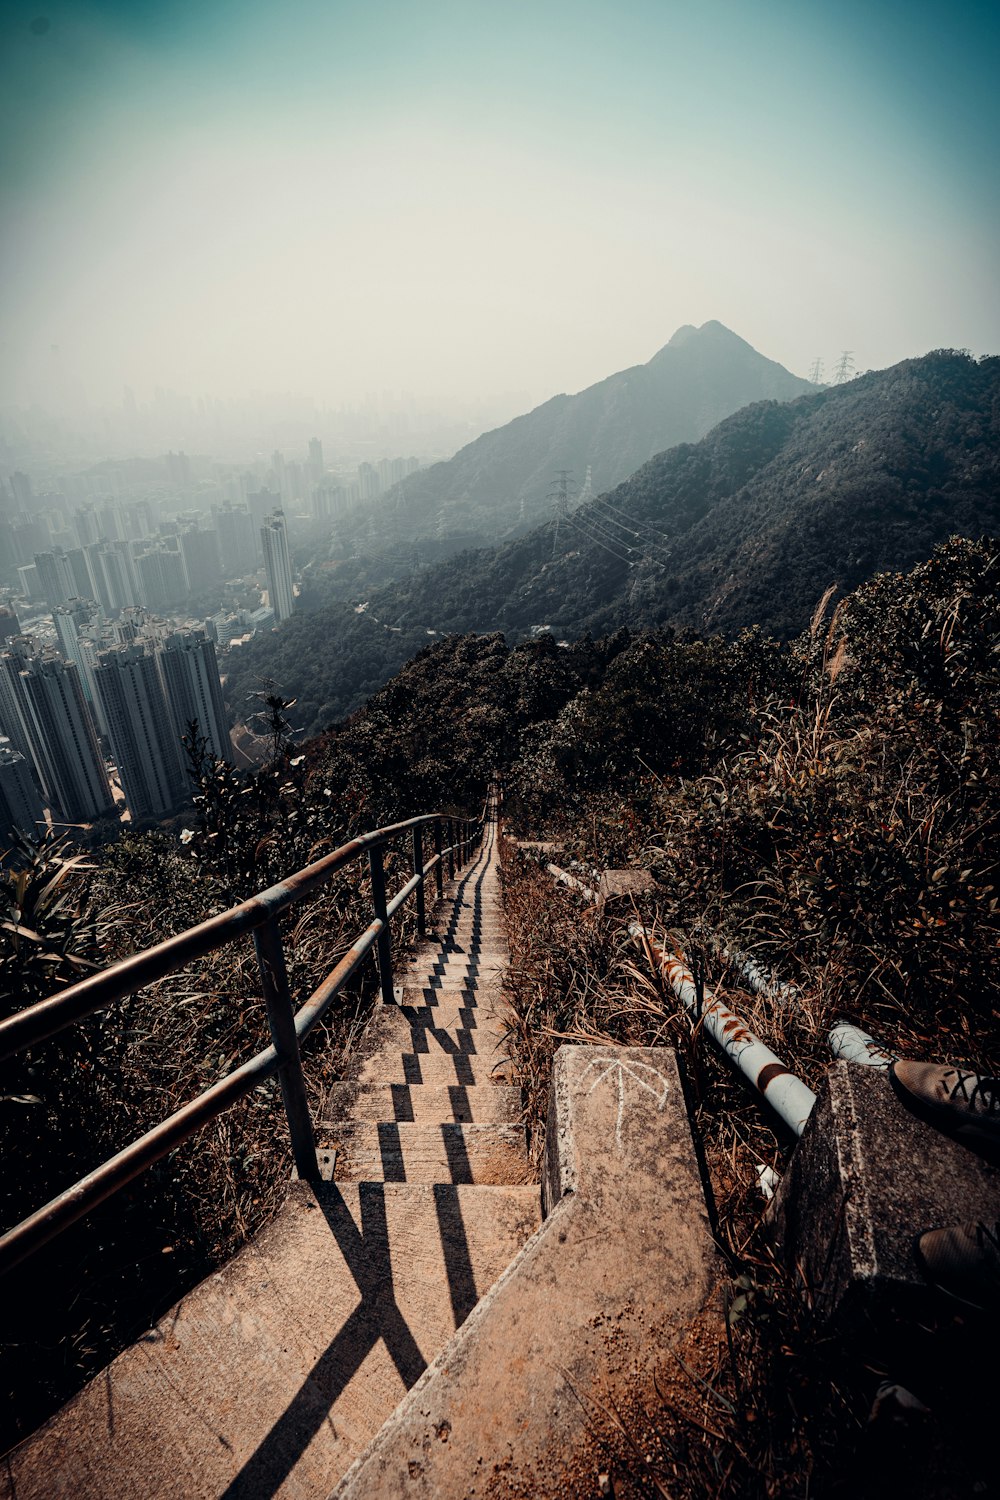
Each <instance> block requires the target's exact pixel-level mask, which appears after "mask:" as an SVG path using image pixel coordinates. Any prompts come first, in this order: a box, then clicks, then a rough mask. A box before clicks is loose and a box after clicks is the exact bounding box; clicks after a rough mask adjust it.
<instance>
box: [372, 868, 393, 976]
mask: <svg viewBox="0 0 1000 1500" xmlns="http://www.w3.org/2000/svg"><path fill="white" fill-rule="evenodd" d="M368 868H369V870H370V871H371V877H372V906H373V908H374V910H375V915H376V917H377V918H378V919H379V921H380V922H381V923H382V931H381V932H380V933H379V935H378V937H377V939H376V942H375V946H376V949H377V951H378V979H379V986H380V988H381V990H382V1004H383V1005H392V1004H393V1002H394V999H395V997H394V995H393V993H392V950H391V947H390V943H389V913H388V912H387V911H386V909H385V866H384V865H383V863H382V849H381V846H378V847H376V848H374V849H369V851H368Z"/></svg>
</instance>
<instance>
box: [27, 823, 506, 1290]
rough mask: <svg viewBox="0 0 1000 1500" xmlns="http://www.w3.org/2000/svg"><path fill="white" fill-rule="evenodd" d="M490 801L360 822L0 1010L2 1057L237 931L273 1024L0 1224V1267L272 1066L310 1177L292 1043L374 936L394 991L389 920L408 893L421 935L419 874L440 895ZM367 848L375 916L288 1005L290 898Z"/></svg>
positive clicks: (306, 1115) (384, 979)
mask: <svg viewBox="0 0 1000 1500" xmlns="http://www.w3.org/2000/svg"><path fill="white" fill-rule="evenodd" d="M492 806H493V794H491V796H490V798H488V799H487V802H486V806H485V807H484V809H483V812H482V814H481V816H480V817H479V818H476V819H463V818H451V817H448V816H447V815H446V814H444V813H425V814H423V815H421V816H420V817H416V818H408V819H406V820H405V821H404V822H401V823H394V824H391V825H390V826H388V827H386V828H377V829H375V830H374V831H373V832H371V833H363V834H359V836H358V837H357V838H354V839H351V840H350V842H349V843H347V844H343V845H341V847H340V848H339V849H335V850H334V851H333V852H332V853H331V854H328V855H326V856H325V857H324V858H323V859H320V860H317V861H316V862H315V863H314V864H311V865H307V866H306V867H305V868H304V869H302V870H298V871H296V873H295V874H294V875H290V876H288V878H287V879H286V880H282V881H279V882H278V884H277V885H273V886H271V887H270V888H269V889H268V890H266V891H261V892H260V893H259V894H258V895H256V896H252V897H250V899H249V900H247V901H243V902H241V903H240V904H239V905H238V906H234V907H231V908H230V910H229V911H226V912H221V913H220V914H219V915H218V916H214V917H209V918H208V919H207V920H206V921H204V922H199V923H198V924H197V925H196V926H194V927H190V928H188V929H187V931H186V932H182V933H178V934H177V936H176V937H172V938H168V939H167V941H166V942H163V943H158V944H157V945H156V946H155V947H153V948H147V949H144V950H143V951H142V952H141V953H136V954H133V955H132V957H131V958H126V959H122V960H121V961H120V962H119V963H116V964H113V965H111V966H110V967H109V968H107V969H103V970H102V971H101V972H100V973H98V974H92V975H90V976H89V977H88V978H87V979H84V980H81V982H80V983H79V984H74V985H71V986H70V987H69V988H68V989H65V990H61V991H60V992H59V993H58V994H56V995H53V996H51V997H50V998H49V999H47V1000H40V1001H38V1003H37V1004H35V1005H31V1006H28V1007H27V1008H26V1009H25V1010H22V1011H19V1012H18V1013H17V1014H16V1015H13V1016H10V1017H8V1018H7V1019H6V1020H4V1021H2V1022H0V1061H3V1060H4V1059H5V1058H7V1057H12V1056H14V1055H15V1054H16V1053H19V1052H23V1051H25V1050H26V1049H27V1048H29V1047H37V1046H38V1045H39V1044H40V1043H42V1042H44V1041H46V1040H47V1039H48V1038H49V1037H52V1036H56V1035H57V1034H58V1033H59V1032H61V1031H63V1030H65V1028H66V1027H68V1026H72V1025H74V1024H75V1023H76V1022H77V1021H81V1020H83V1019H85V1018H86V1017H87V1016H90V1015H93V1014H94V1013H95V1012H96V1011H98V1010H103V1009H104V1008H105V1007H106V1006H108V1005H111V1004H113V1003H114V1002H115V1001H116V1000H121V999H124V998H125V996H127V995H132V994H135V992H136V991H137V990H141V989H143V988H145V986H146V985H149V984H152V983H154V982H155V981H156V980H159V979H162V978H164V977H165V976H166V975H167V974H172V973H173V972H175V970H177V969H180V968H183V966H184V965H185V964H188V963H191V962H192V961H194V960H195V959H199V958H203V957H204V956H205V955H206V954H208V953H212V952H214V951H215V950H216V949H218V948H222V947H224V946H225V945H226V944H228V943H231V942H234V941H235V940H236V939H238V938H240V937H244V936H247V935H252V937H253V942H254V948H255V950H256V953H257V962H258V967H259V970H260V976H261V985H262V988H263V993H264V1002H265V1005H266V1007H267V1018H268V1024H269V1027H270V1031H271V1045H270V1047H266V1048H265V1049H264V1051H263V1052H258V1053H257V1055H256V1057H252V1058H250V1059H249V1060H248V1061H247V1062H245V1063H243V1064H242V1065H241V1066H240V1067H238V1068H235V1069H233V1071H232V1072H230V1073H227V1074H226V1076H225V1077H224V1078H220V1079H219V1080H218V1082H217V1083H214V1084H213V1085H212V1087H211V1088H208V1089H206V1090H205V1091H204V1093H202V1094H199V1095H198V1097H197V1098H196V1099H193V1100H192V1101H191V1102H190V1103H188V1104H185V1105H184V1106H183V1107H182V1108H181V1109H179V1110H177V1111H176V1112H175V1113H174V1114H172V1115H169V1116H168V1117H167V1118H166V1119H165V1120H163V1121H161V1122H160V1124H159V1125H156V1126H154V1127H153V1129H152V1130H149V1131H147V1132H146V1134H145V1135H142V1136H140V1137H139V1139H138V1140H136V1141H133V1142H132V1143H131V1145H129V1146H126V1147H125V1148H124V1150H122V1151H119V1152H118V1153H117V1154H116V1155H115V1156H112V1157H110V1158H109V1159H108V1160H107V1161H104V1162H102V1163H101V1165H100V1166H98V1167H96V1168H95V1169H94V1171H92V1172H89V1173H88V1174H87V1176H86V1177H82V1178H81V1179H80V1181H79V1182H76V1183H74V1184H73V1185H72V1187H69V1188H66V1189H65V1191H64V1192H62V1193H60V1194H59V1195H58V1196H57V1197H55V1198H53V1199H51V1201H50V1202H48V1203H46V1204H45V1205H44V1206H43V1207H41V1208H39V1209H37V1210H36V1211H35V1212H34V1213H33V1214H30V1215H29V1216H28V1218H26V1219H22V1220H21V1222H20V1223H19V1224H16V1225H14V1227H13V1228H12V1229H9V1230H8V1231H7V1232H6V1234H4V1235H3V1236H0V1275H3V1274H4V1273H5V1272H6V1271H9V1270H11V1269H12V1268H13V1267H14V1266H16V1265H17V1264H19V1262H21V1261H22V1260H24V1259H25V1257H26V1256H28V1255H30V1254H32V1253H33V1252H34V1251H35V1250H37V1249H38V1248H39V1247H40V1246H41V1245H44V1244H45V1243H46V1242H47V1241H49V1240H51V1239H54V1238H55V1236H56V1235H58V1234H60V1233H61V1232H62V1231H63V1230H64V1229H67V1228H68V1227H69V1226H70V1225H71V1224H73V1223H75V1222H76V1221H77V1220H78V1219H81V1218H83V1217H84V1215H85V1214H87V1213H89V1212H90V1210H91V1209H93V1208H96V1207H97V1205H98V1204H99V1203H103V1202H104V1201H105V1199H107V1198H110V1197H111V1196H112V1195H113V1194H115V1193H117V1192H118V1191H119V1190H120V1189H122V1188H124V1187H125V1186H126V1185H127V1184H128V1183H129V1182H131V1181H132V1179H133V1178H134V1177H137V1176H138V1175H139V1174H140V1173H141V1172H143V1171H145V1170H146V1168H147V1167H151V1166H152V1165H153V1163H154V1162H156V1161H159V1159H160V1158H161V1157H163V1156H165V1155H166V1154H167V1153H168V1152H169V1151H172V1150H174V1149H175V1148H176V1147H177V1146H179V1145H180V1144H181V1142H182V1141H185V1140H187V1138H188V1137H189V1136H191V1135H193V1134H194V1133H195V1132H196V1131H198V1130H200V1129H202V1127H203V1126H205V1125H207V1124H208V1123H209V1122H210V1121H211V1120H214V1119H215V1118H216V1117H217V1116H218V1115H220V1114H222V1113H223V1112H224V1111H225V1110H227V1109H229V1108H230V1107H231V1106H232V1105H234V1104H235V1103H236V1102H237V1101H238V1100H239V1099H242V1098H243V1096H244V1095H245V1094H248V1093H249V1092H250V1090H251V1089H254V1088H257V1087H258V1086H259V1085H260V1084H261V1083H263V1082H264V1081H265V1080H266V1079H268V1078H271V1077H273V1075H274V1074H275V1073H277V1074H278V1078H279V1081H280V1084H281V1095H282V1102H283V1104H284V1107H285V1113H286V1116H287V1118H288V1128H289V1133H290V1136H291V1146H292V1155H293V1157H294V1160H295V1166H296V1170H297V1172H298V1174H299V1176H300V1177H301V1178H303V1179H305V1180H307V1181H313V1182H315V1181H318V1180H319V1177H320V1169H319V1163H318V1161H317V1157H316V1144H315V1137H314V1133H313V1125H312V1119H311V1116H310V1112H309V1103H308V1100H307V1097H306V1087H305V1080H304V1078H303V1074H302V1057H301V1050H300V1049H301V1045H302V1043H303V1042H304V1041H305V1039H306V1037H307V1036H308V1035H309V1033H310V1032H311V1031H312V1030H313V1028H314V1027H315V1026H316V1025H317V1023H318V1022H319V1021H321V1020H322V1018H323V1016H324V1015H325V1014H326V1012H327V1011H328V1009H329V1008H330V1006H331V1005H332V1003H333V1001H334V1000H335V999H336V997H337V995H338V994H339V993H340V991H341V990H342V989H343V987H344V985H345V984H346V983H347V982H348V980H349V979H350V978H351V976H352V975H353V974H354V973H355V972H356V970H357V969H358V968H359V967H360V965H361V964H362V963H363V962H364V960H365V958H366V957H367V955H368V954H369V953H370V952H371V950H372V949H373V948H374V949H375V951H376V954H377V958H378V971H379V986H380V989H381V994H382V1000H383V1003H384V1004H386V1005H391V1004H393V1003H394V996H393V987H392V946H391V940H390V923H391V920H392V918H393V916H394V915H395V914H396V912H397V911H399V909H400V907H401V906H402V905H403V904H404V902H406V901H407V900H408V899H409V898H410V896H414V897H415V904H416V918H417V934H418V936H419V937H425V936H426V935H427V926H426V903H425V890H424V887H425V883H426V881H427V878H428V877H429V876H430V875H433V876H434V880H435V885H436V890H437V894H438V896H440V895H441V894H442V891H443V888H444V877H445V871H447V874H448V878H449V879H454V877H455V872H456V870H458V869H461V868H462V866H463V865H465V864H467V863H468V861H469V860H470V859H471V858H472V856H473V854H474V853H475V851H476V849H477V848H478V846H479V844H480V842H481V840H482V836H483V830H484V829H485V827H486V825H487V822H488V820H489V817H490V814H491V808H492ZM425 833H430V835H431V837H432V839H433V844H434V853H433V855H432V856H431V857H430V858H429V859H427V860H426V861H425V859H424V835H425ZM407 834H409V836H410V844H411V853H412V868H413V874H412V875H411V877H410V879H409V880H408V881H407V882H406V884H405V885H404V886H403V887H402V889H401V890H399V891H397V892H396V894H395V895H394V896H392V897H391V898H387V897H386V889H385V868H384V858H383V850H384V849H385V847H386V845H387V844H389V843H391V842H392V841H393V840H394V839H399V838H404V837H405V836H406V835H407ZM366 854H367V856H368V863H369V872H370V875H371V888H372V908H373V917H372V921H371V922H370V923H369V924H368V926H367V927H366V928H365V930H364V932H362V933H361V935H360V936H359V937H358V938H357V940H356V941H355V942H354V943H353V944H352V946H351V947H350V948H349V949H348V951H347V953H345V954H344V956H343V958H342V959H341V960H340V962H339V963H338V964H337V965H336V967H335V968H334V969H332V970H331V972H330V973H329V974H328V975H327V977H326V979H324V981H323V983H322V984H321V985H320V986H319V988H318V989H316V990H315V991H314V992H313V994H312V995H310V997H309V999H308V1000H307V1001H306V1002H305V1004H304V1005H302V1006H301V1007H300V1008H299V1009H298V1010H295V1008H294V1006H293V1002H292V995H291V990H290V988H289V983H288V975H287V972H286V968H285V957H284V949H283V947H282V941H281V933H280V930H279V925H278V918H279V916H280V915H281V913H282V912H284V911H286V910H287V909H288V908H289V907H292V906H294V905H295V904H296V903H297V902H299V901H301V900H302V899H303V898H304V897H306V896H309V895H311V894H312V893H313V892H314V891H316V890H318V889H320V888H321V887H322V886H324V885H325V884H326V882H327V881H328V880H330V879H331V878H332V877H333V876H334V875H335V874H336V873H337V872H338V871H340V870H343V869H345V868H346V867H347V866H348V865H350V864H352V863H353V862H354V861H355V860H357V859H359V858H361V857H362V856H363V855H366Z"/></svg>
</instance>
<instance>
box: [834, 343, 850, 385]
mask: <svg viewBox="0 0 1000 1500" xmlns="http://www.w3.org/2000/svg"><path fill="white" fill-rule="evenodd" d="M853 374H854V350H853V349H845V350H844V352H843V354H842V355H841V356H840V358H839V360H838V361H837V371H836V374H835V376H834V385H843V384H844V381H845V380H850V378H851V376H852V375H853Z"/></svg>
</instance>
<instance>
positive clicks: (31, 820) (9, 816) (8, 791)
mask: <svg viewBox="0 0 1000 1500" xmlns="http://www.w3.org/2000/svg"><path fill="white" fill-rule="evenodd" d="M44 821H45V809H44V808H43V807H42V800H41V798H40V797H39V795H38V792H37V790H36V788H35V783H34V780H33V779H32V775H31V771H30V769H29V767H28V762H27V761H26V760H25V758H24V756H23V755H22V754H21V753H20V751H18V750H15V749H14V747H13V745H11V743H10V741H9V740H5V739H0V838H2V839H9V838H10V835H11V834H12V833H13V831H14V830H15V829H17V830H18V831H19V832H20V833H37V831H38V828H37V825H38V824H39V823H43V822H44ZM0 855H2V850H0Z"/></svg>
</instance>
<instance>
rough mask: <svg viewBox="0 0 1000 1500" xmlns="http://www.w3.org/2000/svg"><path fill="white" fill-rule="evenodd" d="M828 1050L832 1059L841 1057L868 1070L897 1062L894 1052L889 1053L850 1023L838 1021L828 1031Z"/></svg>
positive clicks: (858, 1027)
mask: <svg viewBox="0 0 1000 1500" xmlns="http://www.w3.org/2000/svg"><path fill="white" fill-rule="evenodd" d="M830 1050H831V1052H832V1053H833V1055H834V1057H842V1058H844V1060H845V1061H846V1062H853V1063H864V1064H865V1066H866V1067H869V1068H888V1067H889V1066H890V1064H891V1063H894V1062H895V1061H896V1060H897V1055H896V1053H895V1052H890V1051H889V1050H888V1048H886V1047H883V1046H882V1044H881V1042H877V1041H876V1040H875V1038H874V1037H873V1036H869V1035H868V1033H867V1031H862V1030H861V1027H860V1026H854V1025H852V1023H851V1022H850V1021H838V1022H837V1023H836V1024H835V1025H834V1026H833V1027H832V1028H831V1030H830Z"/></svg>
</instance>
